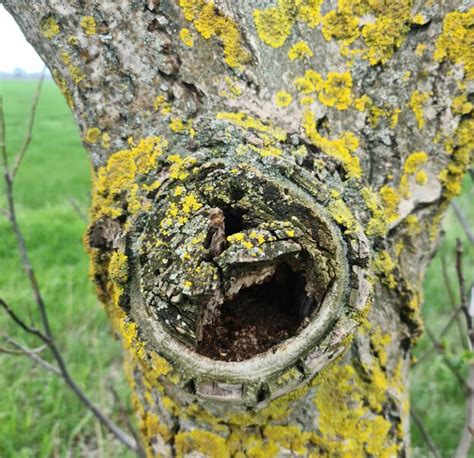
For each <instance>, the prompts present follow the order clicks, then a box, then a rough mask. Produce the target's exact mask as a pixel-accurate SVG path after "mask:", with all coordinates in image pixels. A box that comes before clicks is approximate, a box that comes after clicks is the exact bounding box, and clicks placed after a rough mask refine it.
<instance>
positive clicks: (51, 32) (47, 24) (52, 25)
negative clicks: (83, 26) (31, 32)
mask: <svg viewBox="0 0 474 458" xmlns="http://www.w3.org/2000/svg"><path fill="white" fill-rule="evenodd" d="M40 30H41V34H42V35H43V37H45V38H53V37H55V36H56V35H57V34H58V33H59V32H60V31H61V29H60V28H59V24H58V23H57V21H56V20H55V19H54V18H52V17H51V16H48V17H46V18H43V19H42V20H41V22H40Z"/></svg>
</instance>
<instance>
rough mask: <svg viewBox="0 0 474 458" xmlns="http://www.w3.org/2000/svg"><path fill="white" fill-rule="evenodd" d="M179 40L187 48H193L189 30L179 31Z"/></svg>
mask: <svg viewBox="0 0 474 458" xmlns="http://www.w3.org/2000/svg"><path fill="white" fill-rule="evenodd" d="M179 38H180V39H181V42H182V43H183V44H184V45H186V46H188V47H189V48H192V47H193V46H194V39H193V36H192V35H191V32H190V31H189V29H186V28H184V29H181V30H180V32H179Z"/></svg>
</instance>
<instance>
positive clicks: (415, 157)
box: [403, 151, 428, 175]
mask: <svg viewBox="0 0 474 458" xmlns="http://www.w3.org/2000/svg"><path fill="white" fill-rule="evenodd" d="M426 161H428V154H426V153H425V152H424V151H416V152H414V153H412V154H410V156H408V157H407V159H406V160H405V164H404V165H403V170H404V172H405V173H406V174H408V175H413V174H415V173H416V172H418V171H419V170H420V167H421V166H422V165H423V164H425V163H426Z"/></svg>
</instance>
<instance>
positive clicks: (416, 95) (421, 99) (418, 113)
mask: <svg viewBox="0 0 474 458" xmlns="http://www.w3.org/2000/svg"><path fill="white" fill-rule="evenodd" d="M430 96H431V93H430V92H420V91H413V93H412V94H411V97H410V108H411V109H412V111H413V114H414V115H415V118H416V122H417V123H418V127H419V128H420V129H422V128H423V127H424V126H425V117H424V105H425V103H426V101H427V100H428V99H429V98H430Z"/></svg>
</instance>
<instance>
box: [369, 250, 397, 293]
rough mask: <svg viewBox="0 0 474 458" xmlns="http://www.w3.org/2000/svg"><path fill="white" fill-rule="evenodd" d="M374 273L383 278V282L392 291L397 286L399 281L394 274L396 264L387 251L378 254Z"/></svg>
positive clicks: (375, 258) (374, 262) (375, 259)
mask: <svg viewBox="0 0 474 458" xmlns="http://www.w3.org/2000/svg"><path fill="white" fill-rule="evenodd" d="M373 269H374V272H375V273H377V274H379V275H380V276H381V277H382V281H383V282H384V283H385V284H386V285H387V286H388V287H389V288H391V289H393V288H395V286H397V281H396V279H395V276H394V274H393V271H394V269H395V263H394V262H393V260H392V258H391V256H390V253H389V252H388V251H387V250H383V251H380V252H378V253H376V255H375V256H374V261H373Z"/></svg>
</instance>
